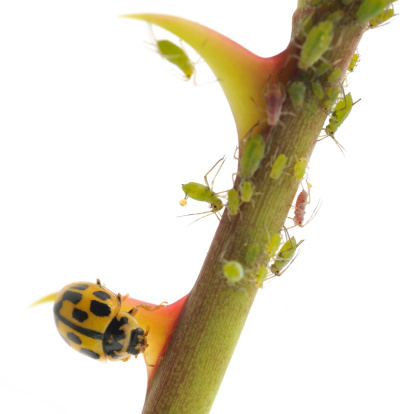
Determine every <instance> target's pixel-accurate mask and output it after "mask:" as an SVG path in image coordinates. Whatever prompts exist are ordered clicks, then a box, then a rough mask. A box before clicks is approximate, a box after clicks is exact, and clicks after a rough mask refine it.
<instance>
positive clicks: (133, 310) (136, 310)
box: [128, 306, 138, 316]
mask: <svg viewBox="0 0 414 414" xmlns="http://www.w3.org/2000/svg"><path fill="white" fill-rule="evenodd" d="M137 312H138V308H137V307H136V306H134V307H133V308H132V309H131V310H130V311H129V312H128V313H129V314H130V315H132V316H135V314H136V313H137Z"/></svg>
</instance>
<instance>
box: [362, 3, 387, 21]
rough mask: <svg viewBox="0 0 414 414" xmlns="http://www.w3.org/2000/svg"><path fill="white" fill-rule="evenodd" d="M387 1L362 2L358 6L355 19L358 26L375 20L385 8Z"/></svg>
mask: <svg viewBox="0 0 414 414" xmlns="http://www.w3.org/2000/svg"><path fill="white" fill-rule="evenodd" d="M388 3H390V2H389V0H364V1H363V2H362V3H361V5H360V6H359V8H358V10H357V13H356V17H357V21H358V23H360V24H364V23H366V22H368V21H370V20H373V19H375V18H376V17H377V16H378V15H380V14H381V12H382V11H383V10H384V9H385V8H386V7H387V5H388Z"/></svg>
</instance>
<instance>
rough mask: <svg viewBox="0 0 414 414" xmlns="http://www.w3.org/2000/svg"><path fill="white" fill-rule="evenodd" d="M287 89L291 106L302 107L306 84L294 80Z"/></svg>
mask: <svg viewBox="0 0 414 414" xmlns="http://www.w3.org/2000/svg"><path fill="white" fill-rule="evenodd" d="M287 91H288V94H289V97H290V100H291V101H292V104H293V106H294V107H295V108H302V107H303V102H304V101H305V94H306V85H305V84H304V83H303V82H301V81H296V82H293V83H291V84H290V85H289V86H288V88H287Z"/></svg>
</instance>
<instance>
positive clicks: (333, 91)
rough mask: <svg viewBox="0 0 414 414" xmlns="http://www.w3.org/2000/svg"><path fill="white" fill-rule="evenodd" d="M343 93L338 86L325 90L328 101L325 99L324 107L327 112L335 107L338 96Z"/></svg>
mask: <svg viewBox="0 0 414 414" xmlns="http://www.w3.org/2000/svg"><path fill="white" fill-rule="evenodd" d="M340 92H341V88H340V87H339V86H338V85H334V86H332V87H331V88H328V89H326V90H325V93H326V96H327V97H328V99H325V101H324V102H323V106H324V107H325V110H326V111H330V110H331V108H332V107H333V106H334V105H335V102H336V101H337V99H338V96H339V94H340Z"/></svg>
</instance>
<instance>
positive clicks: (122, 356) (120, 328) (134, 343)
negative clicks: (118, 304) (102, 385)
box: [103, 309, 147, 361]
mask: <svg viewBox="0 0 414 414" xmlns="http://www.w3.org/2000/svg"><path fill="white" fill-rule="evenodd" d="M132 310H133V309H132ZM132 310H131V313H132ZM131 313H127V312H119V313H118V315H117V316H116V317H115V318H114V319H113V320H112V322H111V323H110V325H109V326H108V329H107V330H106V332H105V336H104V339H103V348H104V352H105V355H106V357H107V358H108V359H109V360H112V361H119V360H123V361H127V360H128V359H129V358H130V357H131V355H135V356H137V355H138V354H139V353H141V352H144V351H145V349H146V347H147V338H146V336H147V333H145V332H144V330H143V329H142V328H140V327H139V325H138V322H137V321H136V319H135V318H134V317H133V314H131Z"/></svg>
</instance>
